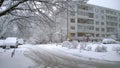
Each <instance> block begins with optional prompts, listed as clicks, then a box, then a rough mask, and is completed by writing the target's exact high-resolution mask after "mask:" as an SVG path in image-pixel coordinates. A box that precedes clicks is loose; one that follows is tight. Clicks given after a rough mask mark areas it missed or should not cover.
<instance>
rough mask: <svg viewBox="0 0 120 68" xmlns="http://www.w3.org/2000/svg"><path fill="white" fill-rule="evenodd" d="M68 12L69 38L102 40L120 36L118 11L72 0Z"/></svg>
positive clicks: (119, 14)
mask: <svg viewBox="0 0 120 68" xmlns="http://www.w3.org/2000/svg"><path fill="white" fill-rule="evenodd" d="M71 5H72V8H71V9H72V11H69V12H68V34H69V38H71V39H77V40H81V41H82V40H85V38H86V36H87V37H88V36H89V38H90V40H95V41H98V40H102V39H103V38H110V37H112V38H119V37H120V11H118V10H114V9H110V8H105V7H100V6H96V5H91V4H86V3H81V2H79V1H73V2H72V3H71Z"/></svg>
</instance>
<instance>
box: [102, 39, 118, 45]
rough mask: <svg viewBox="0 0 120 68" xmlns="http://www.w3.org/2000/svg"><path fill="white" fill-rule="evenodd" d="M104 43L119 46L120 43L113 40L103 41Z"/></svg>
mask: <svg viewBox="0 0 120 68" xmlns="http://www.w3.org/2000/svg"><path fill="white" fill-rule="evenodd" d="M102 43H103V44H118V43H119V42H118V41H116V40H114V39H112V38H107V39H103V40H102Z"/></svg>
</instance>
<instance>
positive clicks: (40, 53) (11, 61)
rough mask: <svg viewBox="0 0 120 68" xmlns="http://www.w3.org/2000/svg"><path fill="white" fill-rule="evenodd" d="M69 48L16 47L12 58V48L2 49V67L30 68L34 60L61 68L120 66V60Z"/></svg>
mask: <svg viewBox="0 0 120 68" xmlns="http://www.w3.org/2000/svg"><path fill="white" fill-rule="evenodd" d="M28 49H29V50H28ZM66 50H67V51H66ZM69 50H70V49H63V48H62V47H57V46H50V45H40V46H22V47H19V48H18V49H16V52H15V55H14V56H13V58H11V52H12V50H7V51H6V52H4V51H3V50H2V49H0V68H29V67H30V66H35V65H34V62H35V63H38V64H45V65H47V66H57V67H59V68H119V67H120V62H108V61H101V60H97V59H90V58H87V57H83V56H80V55H77V54H71V53H69V52H68V51H69ZM23 54H25V56H26V57H25V56H24V55H23ZM28 57H29V58H28ZM31 59H32V60H33V61H34V62H33V61H32V60H31Z"/></svg>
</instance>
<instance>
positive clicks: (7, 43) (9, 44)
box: [3, 37, 18, 48]
mask: <svg viewBox="0 0 120 68" xmlns="http://www.w3.org/2000/svg"><path fill="white" fill-rule="evenodd" d="M3 45H4V47H5V48H17V47H18V40H17V38H16V37H8V38H6V39H5V40H4V43H3Z"/></svg>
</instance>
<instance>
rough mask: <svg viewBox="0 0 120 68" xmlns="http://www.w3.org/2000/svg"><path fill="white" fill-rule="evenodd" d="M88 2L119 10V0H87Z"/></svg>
mask: <svg viewBox="0 0 120 68" xmlns="http://www.w3.org/2000/svg"><path fill="white" fill-rule="evenodd" d="M88 3H90V4H94V5H98V6H103V7H108V8H112V9H116V10H120V0H89V1H88Z"/></svg>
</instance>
